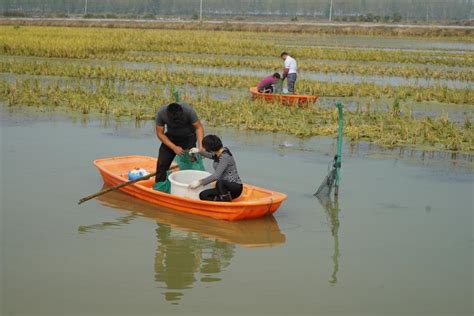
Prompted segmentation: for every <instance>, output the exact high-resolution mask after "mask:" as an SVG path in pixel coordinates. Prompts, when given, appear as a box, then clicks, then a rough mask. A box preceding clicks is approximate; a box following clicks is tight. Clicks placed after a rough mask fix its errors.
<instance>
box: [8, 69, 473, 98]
mask: <svg viewBox="0 0 474 316" xmlns="http://www.w3.org/2000/svg"><path fill="white" fill-rule="evenodd" d="M0 72H10V73H16V74H31V75H50V76H51V75H52V76H66V77H77V78H87V79H108V80H120V81H141V82H155V83H169V82H173V83H174V84H178V85H184V84H189V85H192V86H196V87H198V86H206V87H215V88H248V87H251V86H255V85H256V83H257V82H258V81H259V80H260V79H261V78H258V77H253V76H235V75H216V74H196V73H193V72H191V71H180V72H169V71H167V70H166V69H163V68H159V67H157V68H156V69H150V70H136V69H123V68H117V67H113V66H90V65H87V66H81V65H78V64H59V63H47V62H35V61H33V62H29V61H25V62H15V61H10V62H0ZM298 89H299V91H300V92H301V93H306V94H310V95H320V96H346V97H347V96H359V97H374V98H381V97H388V98H395V97H399V98H400V99H403V100H404V99H408V98H413V99H415V100H416V101H433V100H434V101H438V102H448V103H458V104H474V91H472V90H470V89H467V88H466V89H450V88H446V87H426V88H424V87H418V86H398V87H394V86H388V85H386V86H381V85H377V84H373V83H339V82H329V83H328V82H322V81H311V80H300V81H298Z"/></svg>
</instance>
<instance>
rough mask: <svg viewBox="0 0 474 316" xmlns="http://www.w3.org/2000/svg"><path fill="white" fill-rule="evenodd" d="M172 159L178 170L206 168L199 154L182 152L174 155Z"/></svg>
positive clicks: (203, 169) (202, 169)
mask: <svg viewBox="0 0 474 316" xmlns="http://www.w3.org/2000/svg"><path fill="white" fill-rule="evenodd" d="M174 161H175V162H176V163H177V164H178V167H179V170H201V171H205V170H206V169H205V168H204V164H203V163H202V157H201V155H199V154H188V153H184V154H182V155H179V156H176V158H175V159H174Z"/></svg>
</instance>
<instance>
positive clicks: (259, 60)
mask: <svg viewBox="0 0 474 316" xmlns="http://www.w3.org/2000/svg"><path fill="white" fill-rule="evenodd" d="M152 23H153V22H152ZM190 24H193V23H190ZM183 25H184V24H183ZM186 27H187V26H186ZM206 27H207V26H203V28H206ZM0 31H1V32H0V55H3V56H4V57H3V58H1V59H0V72H2V73H10V74H13V75H20V74H22V75H23V74H26V75H32V76H33V79H32V80H27V81H24V82H20V81H17V82H16V83H13V84H11V83H7V82H6V81H0V90H1V91H0V98H1V99H3V100H5V101H6V102H7V104H8V105H9V106H11V107H17V106H21V105H29V106H38V107H40V108H51V109H60V108H66V109H68V110H70V111H74V112H78V113H82V114H88V113H102V114H103V115H110V116H115V117H122V116H125V117H133V118H134V119H135V120H137V121H141V120H148V119H152V118H153V117H154V115H155V112H156V110H157V108H158V107H159V106H160V105H162V104H165V103H167V102H169V101H171V98H170V97H169V96H168V95H165V94H164V92H163V91H161V90H157V89H158V88H157V87H156V86H157V85H158V86H160V85H161V86H170V85H171V86H172V85H178V86H193V87H197V88H202V87H204V88H223V89H240V90H247V89H248V88H249V87H251V86H255V85H256V84H257V82H259V80H260V79H261V78H260V77H256V76H250V75H237V73H238V72H237V71H236V74H224V73H217V74H207V73H198V71H196V70H194V71H193V67H196V66H204V67H227V68H229V69H236V70H242V69H247V68H251V69H265V70H266V71H268V72H269V73H270V72H273V71H274V70H277V71H278V70H281V67H282V61H281V60H280V59H279V58H278V56H279V54H280V52H281V51H282V50H286V49H287V47H285V45H286V44H284V43H285V42H286V41H285V39H289V38H290V39H291V41H290V42H291V43H295V45H296V46H295V47H291V53H292V54H293V55H295V57H297V59H298V61H299V68H300V70H301V73H302V76H301V77H300V79H299V80H298V83H297V89H298V92H299V93H300V94H311V95H319V96H323V97H324V96H325V97H369V100H368V101H366V103H365V108H364V109H363V110H362V109H361V107H364V105H360V103H358V107H357V108H356V110H355V111H353V112H350V111H348V112H347V115H346V122H345V124H346V127H345V128H346V130H345V135H346V136H347V137H348V139H349V140H351V141H353V142H356V141H358V140H366V141H370V142H374V143H377V144H380V145H385V146H413V147H417V148H419V147H422V148H427V149H432V150H445V151H446V150H447V151H459V152H468V153H472V152H473V151H474V144H473V142H474V137H473V136H474V132H473V125H472V122H471V116H470V114H469V113H468V114H467V115H466V117H465V120H464V122H461V123H454V122H451V121H450V120H449V118H448V117H447V116H446V115H441V116H440V117H438V118H434V119H433V118H414V117H413V116H412V115H411V111H410V109H408V108H406V107H404V106H403V105H402V102H403V101H406V100H410V101H414V102H418V101H437V102H440V103H444V104H446V105H448V103H450V104H451V103H457V104H465V105H468V106H469V105H472V104H474V91H473V90H472V89H469V88H466V89H454V88H447V87H446V86H431V87H421V86H419V85H416V84H413V85H408V84H406V85H402V86H389V85H385V86H384V85H379V84H374V83H367V82H361V83H352V82H323V81H315V80H308V79H307V78H304V72H305V71H317V72H324V73H336V74H357V75H367V76H372V75H378V76H397V77H404V78H431V79H447V80H465V81H469V82H472V81H473V79H474V71H473V69H474V54H472V53H471V52H470V51H466V52H464V53H461V52H459V53H458V52H453V51H435V50H384V49H372V48H360V47H358V48H350V47H343V48H341V47H324V46H322V47H317V46H301V45H298V43H300V42H301V43H304V42H305V41H307V40H309V39H311V36H308V35H304V34H301V35H300V34H291V35H290V34H288V33H287V34H283V33H279V34H274V35H273V36H271V37H268V36H266V35H265V34H263V33H256V32H249V31H247V32H213V33H212V34H209V32H208V31H204V30H199V31H187V30H179V31H178V30H137V29H103V28H88V29H86V28H51V27H44V28H39V27H16V28H14V27H11V26H10V27H0ZM312 40H313V43H314V39H312ZM316 41H317V40H316ZM15 56H33V57H39V58H38V59H37V58H31V59H30V58H16V57H15ZM53 57H55V58H60V59H59V60H51V61H50V60H49V58H53ZM40 59H42V60H43V61H41V60H40ZM79 59H85V60H82V61H80V60H79ZM102 61H118V62H116V63H115V62H114V63H103V62H102ZM121 61H123V62H124V63H122V62H121ZM331 61H332V62H331ZM334 61H336V62H334ZM125 62H138V63H153V64H142V65H138V64H137V65H134V66H144V67H142V68H140V67H137V68H134V69H131V68H130V67H128V66H129V65H127V64H126V63H125ZM169 65H183V66H184V67H180V68H178V69H173V67H167V66H169ZM186 66H189V69H190V70H183V69H187V68H186ZM34 76H51V77H50V80H51V81H52V83H51V84H49V85H46V84H44V82H41V81H40V80H39V79H34ZM64 78H66V79H67V80H66V81H65V82H67V83H64V82H62V81H63V79H64ZM122 83H123V84H122ZM119 86H120V88H119ZM143 86H145V88H144V89H143V88H142V87H143ZM138 87H140V88H138ZM121 89H125V91H122V90H121ZM182 97H183V98H184V99H185V100H186V101H189V102H190V103H192V104H193V106H195V107H196V109H197V110H198V111H199V113H200V115H201V117H202V118H203V119H204V120H205V121H206V122H207V124H208V125H214V126H232V127H237V128H242V129H252V130H263V131H272V132H278V131H281V132H285V133H289V134H293V135H298V136H301V137H304V136H314V135H334V134H335V133H336V128H337V122H336V118H337V114H336V113H335V112H334V111H333V110H332V109H326V108H322V107H320V106H314V107H308V108H305V109H301V108H296V107H288V106H284V105H281V104H276V103H271V104H268V103H264V102H261V101H251V100H250V97H246V98H241V99H237V98H232V99H228V100H226V101H217V100H213V99H212V98H210V97H209V95H207V94H202V95H198V96H194V97H191V96H190V95H183V96H182ZM379 98H383V99H391V100H393V103H392V104H389V105H387V108H386V109H383V110H382V111H373V110H371V108H372V107H373V103H374V102H376V101H375V99H379ZM403 103H406V102H403Z"/></svg>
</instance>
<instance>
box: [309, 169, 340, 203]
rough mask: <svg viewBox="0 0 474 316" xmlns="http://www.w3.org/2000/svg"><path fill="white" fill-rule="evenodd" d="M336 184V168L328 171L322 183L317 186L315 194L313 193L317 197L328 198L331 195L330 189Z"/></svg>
mask: <svg viewBox="0 0 474 316" xmlns="http://www.w3.org/2000/svg"><path fill="white" fill-rule="evenodd" d="M335 182H336V168H332V169H331V171H329V173H328V175H327V176H326V177H325V178H324V180H323V182H322V183H321V185H320V186H319V188H318V190H317V191H316V193H314V195H315V196H317V197H328V196H329V195H331V191H332V188H333V187H334V184H335Z"/></svg>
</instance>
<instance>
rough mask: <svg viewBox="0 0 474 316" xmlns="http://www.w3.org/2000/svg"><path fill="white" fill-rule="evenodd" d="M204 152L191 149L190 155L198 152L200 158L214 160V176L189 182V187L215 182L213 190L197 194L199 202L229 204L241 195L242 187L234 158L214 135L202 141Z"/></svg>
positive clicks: (193, 187)
mask: <svg viewBox="0 0 474 316" xmlns="http://www.w3.org/2000/svg"><path fill="white" fill-rule="evenodd" d="M202 146H203V147H204V151H200V152H199V151H198V149H197V148H192V149H191V150H190V153H197V152H199V153H200V154H201V155H202V156H204V157H206V158H209V159H213V160H214V164H213V166H214V170H215V171H214V174H211V175H210V176H209V177H207V178H203V179H200V180H196V181H193V182H191V184H190V185H189V187H190V188H191V189H196V188H198V187H200V186H201V185H207V184H209V183H211V182H214V181H216V187H215V188H214V189H208V190H204V191H202V192H201V193H200V194H199V198H200V199H201V200H206V201H220V202H230V201H232V199H236V198H238V197H239V196H240V195H241V194H242V190H243V185H242V180H240V177H239V173H238V172H237V166H236V164H235V160H234V157H233V156H232V153H231V152H230V150H229V149H228V148H227V147H224V146H223V145H222V141H221V140H220V138H219V137H217V136H216V135H207V136H206V137H204V138H203V140H202Z"/></svg>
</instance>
